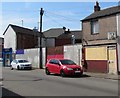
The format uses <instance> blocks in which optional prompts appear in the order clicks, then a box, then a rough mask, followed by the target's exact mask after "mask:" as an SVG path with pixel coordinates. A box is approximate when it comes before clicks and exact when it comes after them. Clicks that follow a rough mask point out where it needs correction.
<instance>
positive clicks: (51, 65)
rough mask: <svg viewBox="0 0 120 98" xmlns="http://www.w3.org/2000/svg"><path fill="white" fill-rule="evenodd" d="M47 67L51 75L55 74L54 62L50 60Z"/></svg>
mask: <svg viewBox="0 0 120 98" xmlns="http://www.w3.org/2000/svg"><path fill="white" fill-rule="evenodd" d="M47 67H48V70H49V71H50V72H51V73H54V60H50V61H49V63H48V64H47Z"/></svg>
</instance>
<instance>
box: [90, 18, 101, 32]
mask: <svg viewBox="0 0 120 98" xmlns="http://www.w3.org/2000/svg"><path fill="white" fill-rule="evenodd" d="M98 33H99V23H98V20H93V21H91V34H98Z"/></svg>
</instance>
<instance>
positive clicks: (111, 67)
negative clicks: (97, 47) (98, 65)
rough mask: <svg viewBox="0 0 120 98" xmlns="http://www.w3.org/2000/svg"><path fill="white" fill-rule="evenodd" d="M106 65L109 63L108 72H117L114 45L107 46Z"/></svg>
mask: <svg viewBox="0 0 120 98" xmlns="http://www.w3.org/2000/svg"><path fill="white" fill-rule="evenodd" d="M108 65H109V73H110V74H117V56H116V47H115V46H112V47H109V48H108Z"/></svg>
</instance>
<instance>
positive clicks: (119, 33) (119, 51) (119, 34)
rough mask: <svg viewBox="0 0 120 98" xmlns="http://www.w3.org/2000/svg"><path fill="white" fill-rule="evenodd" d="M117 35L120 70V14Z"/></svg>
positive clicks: (119, 68)
mask: <svg viewBox="0 0 120 98" xmlns="http://www.w3.org/2000/svg"><path fill="white" fill-rule="evenodd" d="M117 36H118V43H117V47H118V48H117V49H118V71H119V72H120V14H118V15H117Z"/></svg>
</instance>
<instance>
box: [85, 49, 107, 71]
mask: <svg viewBox="0 0 120 98" xmlns="http://www.w3.org/2000/svg"><path fill="white" fill-rule="evenodd" d="M85 54H86V55H85V58H86V66H87V67H86V68H87V71H89V72H100V73H101V72H102V73H107V71H108V67H107V63H108V62H107V47H89V48H88V47H87V48H86V49H85Z"/></svg>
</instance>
